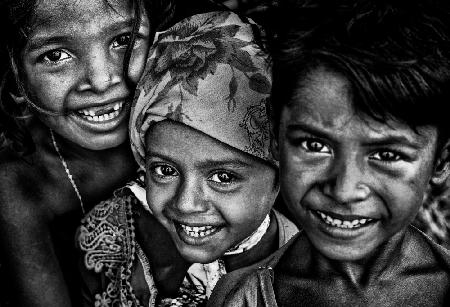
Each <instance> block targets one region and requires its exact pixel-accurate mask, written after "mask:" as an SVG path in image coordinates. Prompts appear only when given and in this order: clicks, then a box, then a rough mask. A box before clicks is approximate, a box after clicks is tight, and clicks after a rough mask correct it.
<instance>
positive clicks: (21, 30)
mask: <svg viewBox="0 0 450 307" xmlns="http://www.w3.org/2000/svg"><path fill="white" fill-rule="evenodd" d="M104 1H105V2H107V3H108V0H104ZM130 1H132V3H133V8H134V11H135V16H137V18H135V21H134V24H133V31H132V35H131V43H130V45H129V46H128V49H127V50H126V52H125V56H124V70H123V71H124V74H125V80H129V78H128V76H127V72H128V66H129V61H130V57H131V52H132V50H133V44H134V42H135V36H136V33H137V32H138V30H139V22H140V18H141V15H142V14H141V13H142V12H141V9H142V8H144V9H145V10H146V12H147V14H148V16H149V20H150V29H151V36H150V41H152V38H153V36H154V34H155V32H156V31H157V30H159V29H161V28H163V27H165V26H166V25H167V24H169V22H170V20H171V18H172V17H173V15H174V10H175V0H130ZM37 4H38V1H37V0H1V1H0V26H1V27H2V29H8V30H7V31H3V33H2V35H1V38H0V151H1V150H2V149H5V148H10V149H12V150H14V151H15V152H17V153H18V154H19V155H26V154H29V153H32V152H33V151H34V150H35V145H34V143H33V140H32V138H31V135H30V132H29V131H28V129H27V125H26V124H27V121H29V120H30V119H31V118H32V117H33V116H32V113H31V112H30V110H29V107H28V106H27V104H20V105H18V104H17V103H16V102H15V101H14V100H13V99H12V97H11V94H13V95H20V94H22V93H23V92H24V90H23V88H24V87H25V86H24V84H23V83H22V79H23V78H22V77H21V76H22V75H23V71H22V67H21V66H20V65H19V63H21V61H20V57H21V53H22V50H23V48H24V47H25V45H26V43H27V36H28V35H29V33H30V32H31V30H32V29H31V24H32V21H33V18H34V12H35V7H36V5H37ZM108 4H109V3H108Z"/></svg>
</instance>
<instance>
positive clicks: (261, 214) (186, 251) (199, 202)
mask: <svg viewBox="0 0 450 307" xmlns="http://www.w3.org/2000/svg"><path fill="white" fill-rule="evenodd" d="M146 147H147V153H146V185H147V201H148V203H149V205H150V207H151V209H152V211H153V214H154V216H155V217H156V218H157V219H158V220H159V222H160V223H162V224H163V225H164V227H166V229H167V230H168V231H169V232H170V234H171V237H172V239H173V241H174V243H175V245H176V246H177V248H178V250H179V252H180V253H181V255H182V256H183V257H184V258H185V259H186V260H187V261H190V262H200V263H209V262H212V261H214V260H216V259H217V258H219V257H221V256H222V255H223V254H224V253H225V252H226V251H227V250H228V249H230V248H231V247H233V246H235V245H236V244H237V243H239V242H240V241H242V240H243V239H244V238H246V237H247V236H249V235H250V234H251V233H252V232H253V231H255V230H256V228H257V227H258V226H259V225H260V224H261V223H262V221H263V220H264V218H265V216H266V215H267V214H268V213H269V211H270V209H271V207H272V205H273V203H274V201H275V197H276V195H277V192H278V189H277V187H275V185H274V182H275V170H274V169H273V168H271V167H270V166H268V165H265V164H264V163H262V162H260V161H258V160H257V159H256V158H253V157H251V156H249V155H246V154H244V153H242V152H240V151H239V150H237V149H234V148H232V147H230V146H227V145H224V144H223V143H220V142H219V141H217V140H215V139H213V138H211V137H209V136H207V135H205V134H203V133H201V132H199V131H197V130H194V129H192V128H190V127H188V126H185V125H183V124H180V123H177V122H173V121H163V122H159V123H157V124H155V125H154V126H152V127H151V128H150V130H149V131H148V133H147V135H146Z"/></svg>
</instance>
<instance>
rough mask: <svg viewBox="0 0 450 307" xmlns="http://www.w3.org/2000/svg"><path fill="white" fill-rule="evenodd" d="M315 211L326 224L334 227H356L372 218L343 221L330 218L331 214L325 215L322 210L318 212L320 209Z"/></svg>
mask: <svg viewBox="0 0 450 307" xmlns="http://www.w3.org/2000/svg"><path fill="white" fill-rule="evenodd" d="M316 212H317V213H319V216H320V217H321V218H322V220H323V221H324V222H325V223H326V224H328V225H331V226H334V227H338V228H358V227H361V226H362V225H364V224H366V223H367V222H370V221H371V220H372V219H360V220H358V219H356V220H353V221H343V220H339V219H335V218H332V217H331V216H329V215H326V214H325V213H323V212H320V211H316Z"/></svg>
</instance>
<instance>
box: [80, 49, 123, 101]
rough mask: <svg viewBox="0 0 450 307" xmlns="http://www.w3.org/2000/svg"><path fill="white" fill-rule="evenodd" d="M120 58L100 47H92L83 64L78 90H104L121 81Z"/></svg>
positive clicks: (100, 91)
mask: <svg viewBox="0 0 450 307" xmlns="http://www.w3.org/2000/svg"><path fill="white" fill-rule="evenodd" d="M122 70H123V67H122V59H121V58H118V57H116V56H113V55H111V54H109V52H108V51H104V50H101V48H95V49H93V50H92V51H91V52H90V54H89V56H87V58H86V60H85V65H84V78H83V81H82V82H81V83H80V86H79V90H80V91H87V90H90V91H93V92H95V93H103V92H106V91H107V90H108V89H109V88H110V87H112V86H114V85H116V84H119V83H121V82H122V78H123V77H122Z"/></svg>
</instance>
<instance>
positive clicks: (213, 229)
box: [174, 221, 223, 240]
mask: <svg viewBox="0 0 450 307" xmlns="http://www.w3.org/2000/svg"><path fill="white" fill-rule="evenodd" d="M174 224H175V228H176V230H177V232H178V233H179V235H181V237H182V238H186V239H189V240H202V239H207V238H208V237H210V236H212V235H214V234H215V233H217V232H219V231H220V230H221V229H222V228H223V227H221V226H213V225H202V226H192V225H186V224H182V223H180V222H176V221H174Z"/></svg>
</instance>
